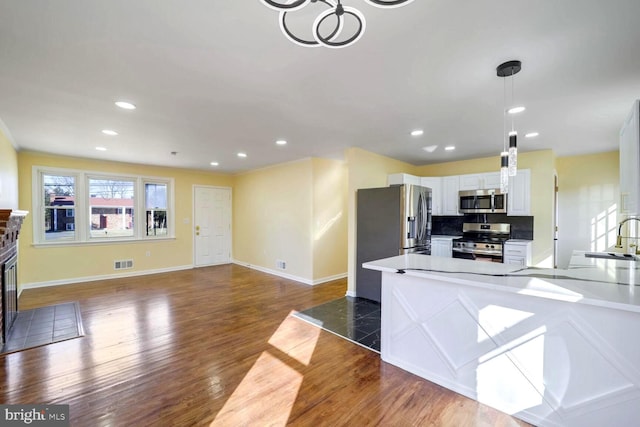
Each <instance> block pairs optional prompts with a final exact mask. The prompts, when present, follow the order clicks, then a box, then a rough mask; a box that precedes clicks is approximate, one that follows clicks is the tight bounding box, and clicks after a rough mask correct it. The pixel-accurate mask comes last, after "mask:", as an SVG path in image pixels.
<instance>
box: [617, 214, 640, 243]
mask: <svg viewBox="0 0 640 427" xmlns="http://www.w3.org/2000/svg"><path fill="white" fill-rule="evenodd" d="M632 219H633V220H636V221H638V222H640V218H634V217H631V218H626V219H623V220H622V221H620V224H618V236H617V237H616V248H621V247H622V225H623V224H624V223H625V222H627V221H631V220H632Z"/></svg>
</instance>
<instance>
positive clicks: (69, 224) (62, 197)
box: [42, 174, 76, 241]
mask: <svg viewBox="0 0 640 427" xmlns="http://www.w3.org/2000/svg"><path fill="white" fill-rule="evenodd" d="M42 184H43V188H42V195H43V197H44V212H43V214H44V221H43V224H44V239H45V240H47V241H55V240H74V239H75V237H76V234H75V218H74V217H75V215H74V214H75V209H74V206H75V203H76V200H75V195H76V180H75V177H74V176H69V175H49V174H44V175H42Z"/></svg>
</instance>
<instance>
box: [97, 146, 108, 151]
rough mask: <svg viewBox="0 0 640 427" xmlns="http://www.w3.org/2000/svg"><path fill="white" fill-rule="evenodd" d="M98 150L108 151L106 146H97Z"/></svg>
mask: <svg viewBox="0 0 640 427" xmlns="http://www.w3.org/2000/svg"><path fill="white" fill-rule="evenodd" d="M96 150H98V151H107V149H106V148H105V147H96Z"/></svg>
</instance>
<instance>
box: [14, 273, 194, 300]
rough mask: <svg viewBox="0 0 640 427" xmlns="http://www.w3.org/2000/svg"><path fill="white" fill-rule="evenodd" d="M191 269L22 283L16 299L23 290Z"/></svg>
mask: <svg viewBox="0 0 640 427" xmlns="http://www.w3.org/2000/svg"><path fill="white" fill-rule="evenodd" d="M192 268H193V265H179V266H177V267H168V268H158V269H154V270H142V271H131V272H127V273H116V274H104V275H100V276H86V277H74V278H70V279H60V280H49V281H46V282H34V283H22V284H21V285H20V292H19V293H18V297H20V294H21V293H22V290H23V289H35V288H46V287H49V286H60V285H70V284H72V283H82V282H95V281H97V280H107V279H119V278H122V277H135V276H146V275H148V274H157V273H169V272H172V271H180V270H190V269H192Z"/></svg>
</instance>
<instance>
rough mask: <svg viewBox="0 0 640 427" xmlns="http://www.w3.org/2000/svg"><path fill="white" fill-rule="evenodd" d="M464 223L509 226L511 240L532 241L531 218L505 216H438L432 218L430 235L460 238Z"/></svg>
mask: <svg viewBox="0 0 640 427" xmlns="http://www.w3.org/2000/svg"><path fill="white" fill-rule="evenodd" d="M465 222H481V223H484V222H487V223H504V224H511V238H512V239H523V240H533V217H532V216H507V215H506V214H486V215H485V214H468V215H464V216H440V215H434V216H433V218H432V225H431V234H433V235H446V236H461V235H462V224H463V223H465Z"/></svg>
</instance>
